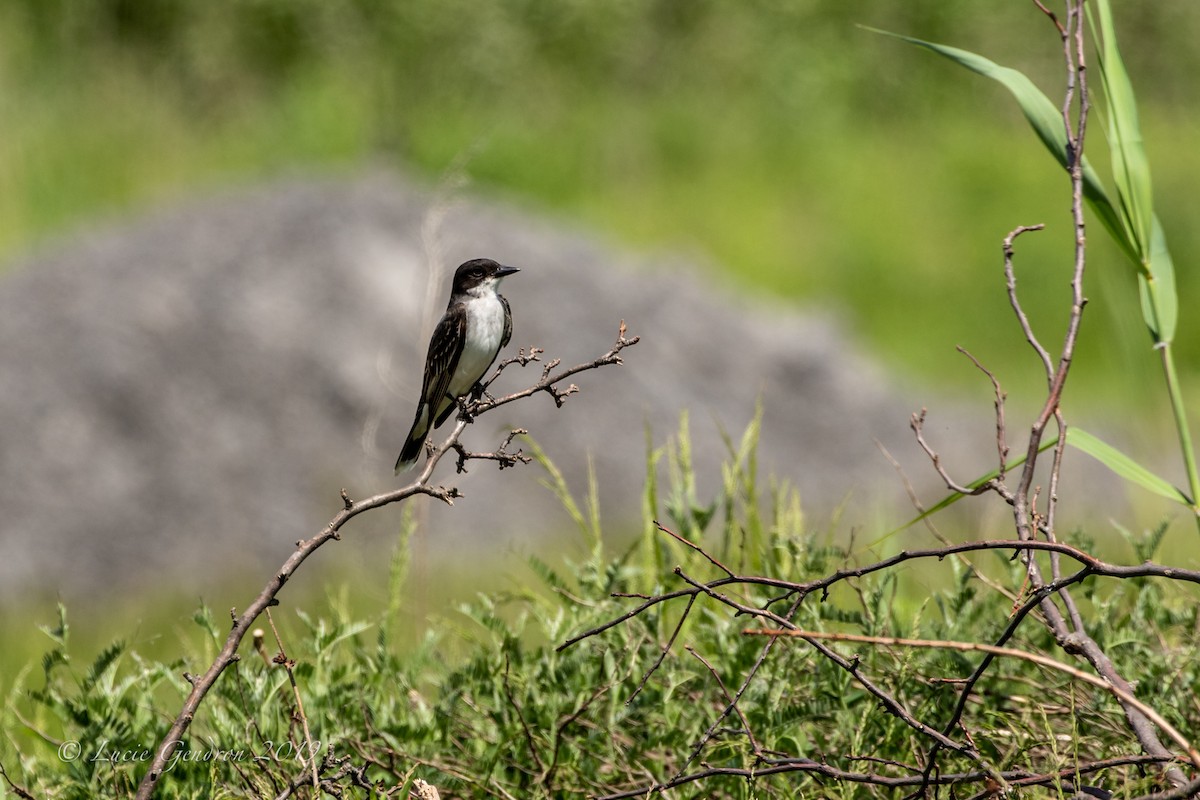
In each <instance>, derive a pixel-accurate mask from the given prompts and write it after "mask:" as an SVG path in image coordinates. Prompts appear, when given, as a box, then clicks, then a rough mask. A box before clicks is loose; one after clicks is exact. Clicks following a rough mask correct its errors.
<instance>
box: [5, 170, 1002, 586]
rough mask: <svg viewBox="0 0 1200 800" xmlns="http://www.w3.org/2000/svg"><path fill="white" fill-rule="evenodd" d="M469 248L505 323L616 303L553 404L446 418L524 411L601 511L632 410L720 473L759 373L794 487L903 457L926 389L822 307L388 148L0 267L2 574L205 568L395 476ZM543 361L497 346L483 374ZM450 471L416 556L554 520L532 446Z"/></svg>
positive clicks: (767, 429)
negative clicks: (367, 171) (519, 202)
mask: <svg viewBox="0 0 1200 800" xmlns="http://www.w3.org/2000/svg"><path fill="white" fill-rule="evenodd" d="M481 255H486V256H490V257H494V258H496V259H498V260H500V261H503V262H504V263H508V264H513V265H516V266H519V267H521V268H522V272H521V273H520V274H519V275H516V276H514V277H512V278H510V279H508V280H507V281H506V282H505V286H504V293H505V295H506V296H507V297H508V298H509V300H510V302H511V304H512V308H513V314H514V319H515V325H514V328H515V332H514V336H513V341H512V343H511V345H510V352H515V351H516V348H518V347H525V348H528V347H530V346H531V345H536V346H538V347H541V348H544V349H545V351H546V356H545V357H546V358H547V359H549V358H561V359H562V360H563V364H564V365H569V364H574V363H578V362H582V361H588V360H591V359H593V358H595V357H596V356H598V355H600V354H601V353H603V352H605V351H606V350H608V348H609V347H610V345H611V344H612V342H613V340H614V339H615V337H616V334H617V328H618V324H619V323H620V321H621V320H622V319H623V320H625V322H626V324H627V325H628V328H629V332H630V335H637V336H640V337H642V341H641V343H640V344H638V345H637V346H636V347H634V348H632V349H629V350H627V351H626V354H625V355H626V359H625V360H626V364H625V365H624V366H621V367H607V368H604V369H603V370H600V371H597V372H592V373H586V374H583V375H580V376H578V377H577V378H576V379H575V381H576V382H577V383H578V384H579V385H580V387H581V389H582V392H581V393H580V394H579V395H576V396H574V397H572V398H571V399H570V400H569V401H568V402H567V403H566V405H565V406H564V408H562V409H561V410H558V409H555V407H554V403H553V402H552V400H551V399H550V398H549V397H548V396H546V395H544V394H543V395H539V396H536V397H534V398H531V399H529V400H526V401H523V402H521V403H518V404H514V405H511V406H508V407H507V408H505V409H503V410H498V411H497V412H494V413H491V414H488V415H487V416H485V417H483V418H481V419H480V421H479V422H478V423H477V424H475V425H473V426H472V427H471V428H469V429H468V431H467V433H466V435H465V442H466V444H467V445H468V446H469V447H471V448H472V449H476V450H490V449H492V448H493V447H494V446H495V445H496V444H497V443H498V442H499V440H500V439H501V438H502V435H503V433H504V431H506V430H507V429H508V427H509V426H520V427H524V428H527V429H529V431H530V432H531V434H532V436H533V437H534V438H535V439H536V440H537V441H538V442H539V443H540V444H541V445H542V446H543V447H544V449H545V450H546V452H547V453H548V454H549V456H550V457H551V458H552V459H553V460H554V461H555V462H556V463H557V464H558V465H559V466H560V467H561V468H562V469H563V471H564V472H565V474H566V476H567V480H568V481H569V483H570V484H571V486H572V487H573V488H574V489H576V490H577V491H582V490H583V489H584V488H585V487H586V470H587V465H588V463H589V459H590V460H591V463H592V464H594V466H595V469H596V474H597V477H598V480H599V485H600V487H601V496H602V499H603V514H604V518H605V520H606V522H609V523H611V524H613V526H614V528H615V529H619V528H621V526H622V524H623V523H630V522H636V521H637V520H638V519H639V515H640V513H641V487H642V485H643V480H644V473H645V461H646V458H645V455H646V448H647V439H646V431H647V429H648V430H649V431H650V432H651V436H652V440H653V442H654V443H655V444H661V443H662V442H663V441H664V440H665V439H666V438H667V437H668V436H670V435H673V434H674V433H675V432H676V430H677V427H678V424H679V413H680V411H681V410H682V409H685V408H686V409H689V411H690V415H691V416H690V419H691V429H692V432H693V435H694V439H695V450H694V452H695V456H696V462H697V471H698V474H699V481H700V487H701V495H702V496H705V495H706V494H710V493H711V492H712V491H714V490H715V489H716V487H718V486H719V481H720V474H719V472H718V470H717V465H718V464H719V462H720V460H721V459H722V458H723V457H724V455H725V446H724V445H723V443H722V440H721V431H722V430H724V431H727V432H728V433H729V434H730V435H732V436H733V437H735V439H736V437H738V436H740V434H741V432H742V430H743V428H744V426H745V425H746V424H747V423H748V422H749V420H750V419H751V418H752V416H753V414H754V409H755V404H756V401H758V400H759V399H760V398H761V400H762V404H763V408H764V423H763V425H764V435H763V439H762V447H761V465H762V466H761V473H762V474H764V475H766V474H768V473H774V474H777V475H779V476H780V477H783V478H786V479H788V480H790V481H792V482H793V483H795V484H796V485H798V486H799V488H800V490H801V494H802V498H803V501H804V504H805V508H806V511H808V512H809V513H810V514H821V515H823V514H827V513H828V512H829V511H830V510H831V509H833V508H835V507H836V506H838V504H839V503H842V502H843V501H844V500H845V498H846V497H847V496H848V493H854V496H855V498H856V501H857V500H861V501H863V503H862V505H863V507H871V506H870V504H869V502H868V501H871V502H874V501H875V500H877V499H878V497H879V496H881V495H882V496H884V497H885V498H886V499H887V501H888V502H891V501H894V500H896V498H897V497H898V496H899V495H900V482H899V481H898V479H897V478H896V475H895V473H894V472H893V471H892V468H891V467H890V466H889V465H888V464H887V462H886V461H885V460H884V459H883V458H882V457H881V456H880V454H879V452H878V450H877V448H876V444H875V442H874V440H875V439H879V440H881V441H883V442H884V443H886V444H887V446H888V447H889V448H891V449H892V450H893V452H904V453H906V454H907V455H906V457H909V458H911V457H912V455H913V454H914V452H915V447H914V445H913V444H912V442H911V434H910V433H909V432H908V427H907V423H908V415H909V413H910V412H911V411H912V410H914V409H915V408H917V407H919V405H920V403H918V402H914V401H913V400H912V399H911V398H909V397H907V396H905V394H904V393H902V392H899V391H898V390H897V384H896V382H895V380H894V378H893V377H892V376H889V375H888V374H887V373H885V372H884V371H883V370H882V369H881V368H880V367H879V365H877V364H875V363H873V362H872V361H870V360H869V359H868V358H866V357H864V355H863V354H862V353H860V352H858V351H857V349H856V348H855V347H854V345H853V343H852V342H851V341H850V339H849V338H848V337H847V335H846V332H845V331H844V330H843V329H842V328H841V327H840V326H839V324H838V323H837V321H836V320H835V319H834V318H833V317H832V316H831V315H829V314H825V313H812V312H805V313H801V312H799V311H796V310H794V309H791V308H787V307H783V306H780V305H773V304H770V303H767V302H764V301H761V300H755V299H750V298H748V297H746V296H744V295H742V294H740V293H738V292H737V291H736V290H734V289H733V288H731V287H729V286H727V285H725V284H724V283H723V282H722V281H721V280H720V279H719V278H717V277H716V273H715V271H714V270H709V269H705V268H704V265H702V264H697V263H695V260H694V259H690V258H686V257H680V256H661V255H651V256H646V255H631V254H629V253H625V252H620V251H619V250H617V249H614V248H612V247H608V246H606V245H605V244H603V243H602V242H600V241H598V240H597V239H596V238H594V237H593V236H591V235H588V234H586V233H583V232H580V231H578V230H571V229H570V228H569V227H567V226H565V225H563V224H561V223H559V222H556V221H551V220H548V219H547V218H544V217H538V216H535V215H532V214H530V213H527V212H524V211H522V210H520V209H517V208H514V207H511V206H506V205H504V204H502V203H497V202H485V201H483V200H480V199H478V198H469V197H467V198H464V197H446V196H443V195H440V194H438V193H437V192H433V191H430V190H427V189H425V188H420V187H415V186H414V185H413V184H412V183H411V182H409V181H408V180H406V179H405V178H404V177H402V176H400V175H397V174H394V173H389V174H381V175H372V176H367V177H361V178H356V179H311V180H293V181H289V182H283V183H278V184H275V185H271V186H267V187H265V188H259V189H255V190H246V191H241V192H231V193H227V194H223V195H221V196H215V197H208V198H205V199H200V200H195V201H192V202H189V203H187V204H185V205H182V206H180V207H176V208H173V209H168V210H164V211H161V212H155V213H153V214H150V215H148V216H146V217H145V218H142V219H138V220H135V221H131V222H128V223H123V224H112V225H108V226H106V227H99V228H96V229H93V230H91V231H88V232H85V233H81V234H77V235H74V236H73V237H71V238H70V239H69V240H68V241H65V242H59V243H58V244H56V245H54V246H53V247H48V248H45V249H44V250H43V251H42V252H40V253H38V254H35V255H33V256H31V257H29V258H28V259H27V260H26V261H25V262H24V263H20V264H17V265H14V266H13V267H11V268H10V269H9V270H8V271H7V272H6V274H5V275H4V277H3V279H2V281H0V341H2V342H3V343H4V346H3V348H0V373H2V374H3V376H4V379H3V381H2V382H0V419H2V420H3V425H4V430H5V433H4V437H3V438H4V443H3V447H2V448H0V507H2V508H3V509H4V513H3V527H2V529H0V547H3V551H4V553H5V557H4V559H3V560H0V587H3V592H2V593H3V594H4V595H5V596H6V597H10V598H11V597H14V596H17V595H24V596H26V597H28V596H31V594H37V593H43V594H46V593H57V594H59V595H60V596H62V597H64V598H65V599H68V600H70V599H72V598H81V597H82V598H87V597H91V596H95V595H96V594H97V593H100V594H103V593H104V592H105V591H109V592H112V591H120V592H122V593H125V594H128V593H130V592H131V591H133V590H136V589H138V588H146V589H150V588H156V587H159V586H161V585H162V584H164V583H167V582H169V583H173V584H174V585H175V587H176V590H177V591H179V592H181V593H188V594H191V595H193V596H194V595H196V594H203V592H204V591H205V587H206V586H209V585H211V584H212V583H213V582H214V581H216V580H218V579H221V578H223V577H226V576H228V575H230V574H233V573H234V572H239V571H244V570H257V572H256V573H255V574H258V575H261V574H263V572H262V571H263V570H264V569H265V570H269V569H271V568H272V567H274V566H275V565H278V564H279V563H281V562H282V561H283V560H284V558H286V556H287V555H288V553H289V552H290V551H291V549H292V547H293V543H294V542H295V541H296V540H297V539H298V538H301V537H306V536H311V535H312V534H313V533H315V532H316V531H317V530H319V528H320V527H321V526H322V525H323V524H324V523H325V521H326V520H328V518H329V517H330V516H331V515H332V514H333V513H334V512H335V511H336V509H337V508H338V507H339V505H340V503H341V501H340V499H339V497H338V491H339V489H341V488H342V487H345V488H346V489H347V491H348V493H349V495H350V496H351V497H362V496H365V495H367V494H369V493H374V492H377V491H381V490H384V489H386V488H388V487H392V486H395V485H397V481H396V479H394V478H393V477H392V474H391V465H392V463H393V462H394V460H395V457H396V453H397V450H398V448H399V446H400V444H401V442H402V440H403V437H404V435H405V433H406V432H407V429H408V424H409V423H410V422H411V419H412V413H413V407H414V402H415V398H416V395H417V392H418V390H419V384H420V377H421V368H422V363H421V362H422V359H423V355H424V349H425V346H426V342H427V341H428V334H429V331H430V329H431V328H432V325H433V324H434V322H435V321H436V319H437V317H438V316H440V314H441V312H442V310H443V309H444V306H445V302H446V296H447V293H448V276H449V274H450V272H451V271H452V270H453V268H454V266H455V265H457V264H458V263H459V262H460V261H462V260H464V259H466V258H469V257H474V256H481ZM797 258H798V263H797V265H796V268H797V269H804V268H812V266H811V265H804V264H803V263H800V262H801V261H802V256H801V255H798V257H797ZM431 267H433V270H434V271H433V274H432V276H431ZM431 277H432V280H431ZM538 374H540V369H539V368H538V367H537V366H530V367H528V368H526V369H525V370H521V369H517V368H515V367H514V368H512V369H511V370H510V371H508V372H506V373H505V374H504V376H503V377H502V379H501V381H500V382H499V383H498V385H497V387H496V391H497V392H499V391H504V390H514V389H517V388H520V387H522V386H524V385H525V384H526V383H528V382H530V381H532V380H534V379H535V378H536V377H537V376H538ZM981 412H982V417H983V418H984V420H983V422H982V423H981V424H980V425H979V426H978V427H979V430H980V431H981V432H982V434H983V436H982V439H981V441H982V442H983V443H984V445H986V444H987V437H988V434H989V433H990V431H989V429H988V427H987V424H988V423H987V420H986V416H987V411H986V408H985V409H981ZM931 424H932V423H931ZM445 430H448V428H445V429H443V431H445ZM987 458H988V455H987V450H986V447H985V448H984V450H983V461H982V463H984V464H987V466H990V464H988V463H987ZM913 463H915V464H917V465H919V466H918V468H917V469H916V470H915V474H916V475H917V477H920V478H922V480H923V482H924V485H925V486H926V487H929V488H933V487H935V486H936V482H934V481H931V480H929V479H930V478H931V476H930V475H929V474H928V473H929V470H928V468H927V466H925V465H924V464H923V463H921V462H920V461H919V460H917V461H914V462H913ZM453 473H454V471H453V468H452V467H451V466H450V465H449V464H447V465H446V466H445V468H443V469H442V472H441V479H442V481H443V482H445V483H447V484H453V485H456V486H458V487H459V488H460V489H461V490H462V492H463V493H464V495H465V496H464V498H463V499H461V500H459V501H458V502H457V503H456V505H455V507H454V508H452V509H450V508H445V507H442V506H441V505H440V504H437V503H431V504H430V507H429V509H428V511H427V518H426V520H425V525H426V538H425V540H424V541H425V544H424V545H422V547H423V548H425V550H426V551H427V552H428V554H430V555H431V556H436V555H437V554H438V553H442V554H452V555H454V557H455V558H458V559H461V558H462V556H463V554H470V555H471V557H472V559H486V558H487V557H488V555H489V553H492V552H494V551H495V550H496V549H497V548H501V547H504V546H508V545H509V544H510V543H512V542H516V543H517V546H519V547H523V548H531V547H534V546H537V545H538V543H539V542H544V541H546V540H545V538H544V537H547V536H573V535H574V534H573V533H572V532H571V531H572V527H571V524H570V522H569V520H568V518H567V517H566V515H565V514H564V512H563V511H562V509H561V507H560V506H559V505H558V503H557V501H556V500H555V499H554V498H553V497H552V496H551V494H550V492H548V491H547V490H546V489H545V488H544V487H542V486H540V485H539V482H540V480H541V479H542V478H543V477H544V475H543V473H542V470H541V469H540V468H539V467H538V466H537V465H536V464H534V465H530V466H527V467H523V468H519V469H514V470H505V471H504V472H503V473H498V472H497V471H496V469H495V468H494V466H493V465H490V464H484V463H476V464H474V465H472V466H471V467H470V469H469V473H468V474H466V475H454V474H453ZM900 508H901V513H905V512H907V511H908V509H906V508H904V507H903V506H900ZM399 516H400V510H399V508H396V507H393V508H391V509H388V510H384V511H380V512H375V513H373V514H370V515H365V516H364V517H360V518H359V519H358V520H356V521H355V522H353V523H352V524H351V525H350V526H349V527H348V528H347V530H346V536H345V539H344V541H343V542H341V543H340V544H338V545H336V546H335V548H334V549H336V550H337V551H338V553H339V557H341V558H348V559H349V560H350V561H351V562H354V561H358V562H361V563H372V562H377V561H379V560H380V554H381V553H386V552H389V551H390V547H391V542H392V541H393V539H391V538H389V537H390V536H391V534H392V533H393V532H394V531H395V530H396V528H397V526H398V520H399ZM819 518H820V517H818V519H819ZM323 556H324V554H323ZM254 585H255V586H257V585H258V583H255V584H254Z"/></svg>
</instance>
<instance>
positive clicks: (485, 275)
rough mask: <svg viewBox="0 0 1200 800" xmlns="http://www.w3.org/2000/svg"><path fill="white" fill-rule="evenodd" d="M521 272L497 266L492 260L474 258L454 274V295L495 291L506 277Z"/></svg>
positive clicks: (460, 266) (513, 268)
mask: <svg viewBox="0 0 1200 800" xmlns="http://www.w3.org/2000/svg"><path fill="white" fill-rule="evenodd" d="M514 272H520V270H519V269H517V268H516V267H506V266H504V265H503V264H497V263H496V262H495V261H492V260H491V259H490V258H473V259H471V260H470V261H464V262H463V263H462V264H461V265H459V267H458V269H457V270H455V272H454V294H472V295H475V294H479V293H481V292H488V291H493V292H494V291H495V290H496V287H497V285H499V283H500V280H501V279H502V278H504V276H506V275H512V274H513V273H514Z"/></svg>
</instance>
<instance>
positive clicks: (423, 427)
mask: <svg viewBox="0 0 1200 800" xmlns="http://www.w3.org/2000/svg"><path fill="white" fill-rule="evenodd" d="M515 272H520V270H519V269H517V268H516V267H506V266H504V265H503V264H499V263H497V262H495V261H493V260H492V259H490V258H474V259H471V260H470V261H464V262H463V263H462V264H461V265H459V267H458V269H457V270H455V271H454V283H453V286H452V288H451V290H450V303H449V305H447V306H446V313H445V315H443V316H442V319H441V321H440V322H439V323H438V324H437V327H436V328H434V330H433V336H432V337H431V338H430V340H429V354H428V355H427V356H426V357H425V379H424V382H423V383H422V385H421V397H420V399H419V400H418V401H417V414H416V417H415V418H414V419H413V424H412V429H411V430H410V431H409V432H408V438H406V439H405V440H404V447H403V448H402V449H401V450H400V457H399V458H398V459H396V474H397V475H399V474H400V473H401V472H404V471H406V470H408V469H411V468H412V467H413V465H414V464H416V463H417V459H418V457H420V455H421V450H422V447H423V445H424V444H425V438H426V437H427V436H428V435H429V431H430V430H431V429H432V428H438V427H441V425H442V423H443V422H445V421H446V420H447V419H448V418H449V416H450V413H451V412H452V411H453V410H454V408H455V406H456V405H457V403H458V399H459V398H460V397H464V396H465V395H467V394H469V393H470V392H471V391H472V390H473V389H474V388H475V387H476V385H477V384H478V383H479V381H480V380H481V379H482V378H483V375H484V373H486V372H487V371H488V369H490V368H491V366H492V364H493V363H495V361H496V356H498V355H499V354H500V350H501V349H503V348H504V346H505V345H506V344H508V340H509V339H511V338H512V309H510V308H509V305H508V301H507V300H505V299H504V296H503V295H501V294H500V293H499V292H498V291H497V289H498V287H499V286H500V281H501V280H503V279H504V278H505V277H506V276H508V275H512V274H513V273H515Z"/></svg>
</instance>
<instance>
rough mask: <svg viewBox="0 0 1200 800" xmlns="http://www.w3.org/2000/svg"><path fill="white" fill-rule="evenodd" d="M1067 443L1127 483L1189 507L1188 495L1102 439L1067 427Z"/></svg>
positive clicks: (1078, 429) (1080, 429)
mask: <svg viewBox="0 0 1200 800" xmlns="http://www.w3.org/2000/svg"><path fill="white" fill-rule="evenodd" d="M1067 444H1069V445H1071V446H1072V447H1074V448H1075V449H1076V450H1080V451H1082V452H1084V453H1087V454H1088V455H1089V456H1091V457H1092V458H1094V459H1096V460H1097V461H1099V462H1100V463H1101V464H1103V465H1104V466H1106V467H1108V468H1109V469H1110V470H1112V471H1113V472H1114V473H1116V474H1117V475H1119V476H1121V477H1122V478H1124V479H1125V480H1127V481H1129V482H1131V483H1136V484H1137V485H1138V486H1141V487H1142V488H1143V489H1148V490H1149V491H1151V492H1154V493H1155V494H1157V495H1160V496H1162V497H1165V498H1167V499H1168V500H1174V501H1175V502H1177V503H1182V504H1183V505H1185V506H1189V507H1190V506H1191V505H1192V501H1191V500H1190V499H1189V498H1188V496H1187V495H1186V494H1184V493H1183V492H1182V491H1180V490H1179V489H1177V488H1175V487H1174V486H1172V485H1171V484H1170V482H1168V481H1166V480H1163V479H1162V478H1160V477H1158V476H1157V475H1155V474H1154V473H1153V472H1151V471H1150V470H1148V469H1146V468H1145V467H1143V466H1142V465H1141V464H1139V463H1137V462H1136V461H1134V460H1133V459H1132V458H1130V457H1129V456H1127V455H1125V454H1124V453H1122V452H1121V451H1120V450H1118V449H1117V448H1115V447H1113V446H1112V445H1110V444H1107V443H1106V442H1102V441H1101V440H1099V439H1097V438H1096V437H1095V436H1093V435H1092V434H1090V433H1088V432H1087V431H1085V430H1083V429H1082V428H1069V429H1068V430H1067Z"/></svg>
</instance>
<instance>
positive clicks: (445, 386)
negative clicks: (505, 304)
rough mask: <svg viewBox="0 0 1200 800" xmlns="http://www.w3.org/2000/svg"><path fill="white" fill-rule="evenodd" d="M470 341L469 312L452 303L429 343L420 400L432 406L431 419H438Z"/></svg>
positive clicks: (461, 306) (462, 306)
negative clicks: (460, 360) (455, 372)
mask: <svg viewBox="0 0 1200 800" xmlns="http://www.w3.org/2000/svg"><path fill="white" fill-rule="evenodd" d="M466 341H467V309H466V306H464V305H463V304H461V303H452V304H451V305H450V307H449V308H447V309H446V315H445V316H444V317H442V321H441V322H439V323H438V325H437V328H435V329H434V331H433V337H432V338H431V339H430V340H429V355H427V356H426V357H425V382H424V384H422V386H421V400H422V402H425V403H428V404H429V409H430V418H433V417H436V416H437V415H438V411H439V410H440V408H441V403H442V400H443V399H444V398H445V397H446V394H447V392H449V391H450V379H451V378H453V377H454V371H455V370H456V369H458V359H459V357H460V356H462V351H463V345H464V344H465V343H466Z"/></svg>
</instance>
